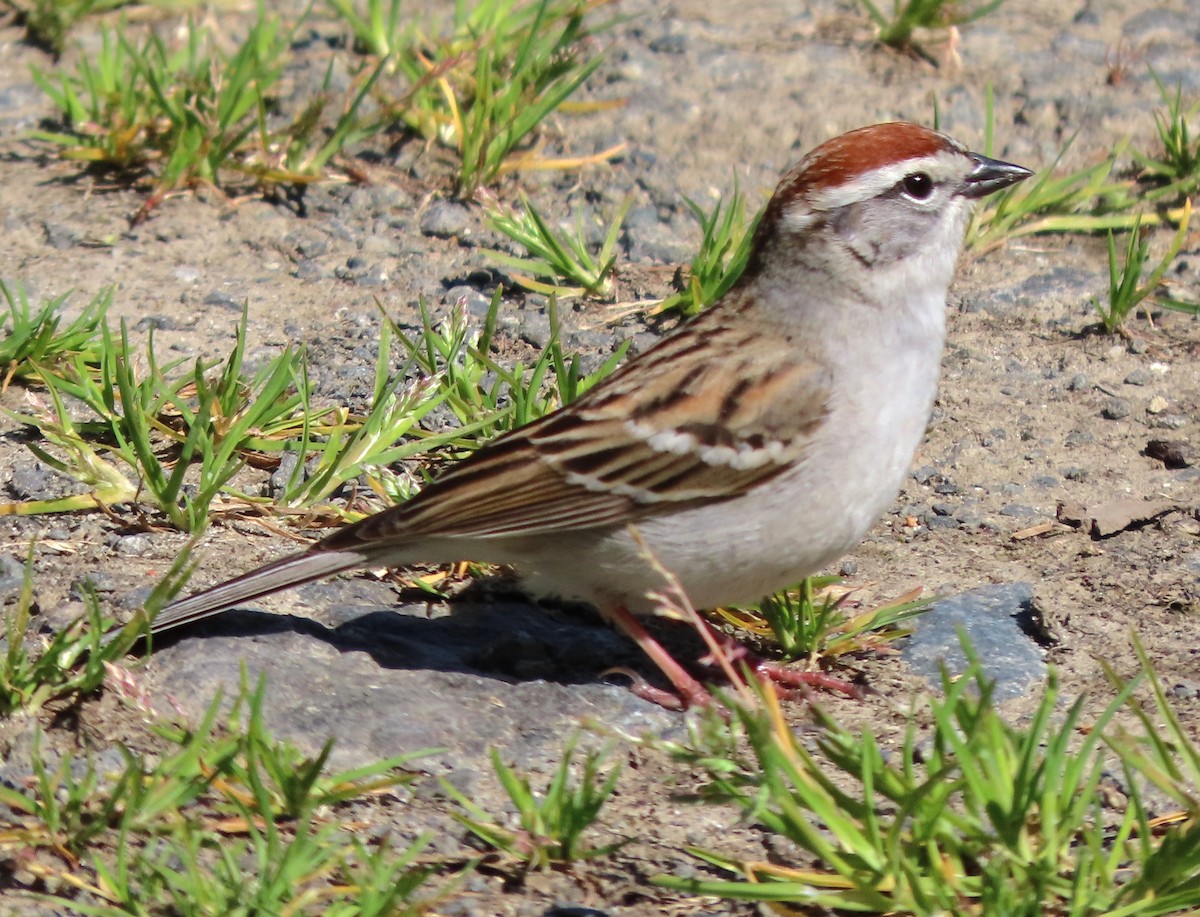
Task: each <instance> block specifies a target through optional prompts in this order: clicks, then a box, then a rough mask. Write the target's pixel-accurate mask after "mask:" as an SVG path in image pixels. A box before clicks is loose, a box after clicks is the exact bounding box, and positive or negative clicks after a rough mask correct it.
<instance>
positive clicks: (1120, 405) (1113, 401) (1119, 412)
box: [1100, 395, 1133, 420]
mask: <svg viewBox="0 0 1200 917" xmlns="http://www.w3.org/2000/svg"><path fill="white" fill-rule="evenodd" d="M1100 413H1101V415H1102V416H1103V417H1105V418H1106V419H1108V420H1121V419H1123V418H1125V417H1128V416H1129V415H1130V414H1131V413H1133V406H1132V405H1131V404H1130V403H1129V400H1128V399H1127V398H1118V397H1116V396H1115V395H1114V396H1112V397H1111V398H1109V399H1108V403H1107V404H1105V405H1104V410H1103V411H1101V412H1100Z"/></svg>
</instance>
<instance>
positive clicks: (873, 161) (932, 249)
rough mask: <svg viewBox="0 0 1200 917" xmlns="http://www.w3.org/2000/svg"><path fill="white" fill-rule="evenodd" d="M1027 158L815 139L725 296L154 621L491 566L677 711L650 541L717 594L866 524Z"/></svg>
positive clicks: (849, 543)
mask: <svg viewBox="0 0 1200 917" xmlns="http://www.w3.org/2000/svg"><path fill="white" fill-rule="evenodd" d="M1031 174H1032V173H1031V172H1030V171H1029V170H1028V169H1025V168H1022V167H1021V166H1017V165H1013V164H1011V163H1007V162H1001V161H999V160H995V159H991V158H988V157H986V156H982V155H980V154H978V153H972V152H969V151H968V150H967V149H966V148H965V147H964V146H963V145H962V144H960V143H959V142H957V141H956V140H954V139H952V138H950V137H948V136H947V135H945V134H943V133H940V132H938V131H935V130H931V129H929V128H926V127H923V126H920V125H917V124H912V123H908V122H890V123H884V124H876V125H872V126H869V127H863V128H860V129H858V130H853V131H850V132H849V133H846V134H843V135H841V136H839V137H835V138H833V139H832V140H829V141H827V142H825V143H823V144H821V145H820V146H818V147H816V148H815V149H814V150H813V151H812V152H810V153H809V154H808V155H807V156H805V157H804V158H803V159H802V160H801V161H800V162H799V163H798V164H797V165H796V166H795V167H794V168H792V169H791V170H790V171H789V172H788V173H787V174H786V175H785V176H784V177H783V179H782V180H781V181H780V183H779V185H778V187H777V188H776V190H775V193H774V194H773V195H772V197H771V199H770V201H769V202H768V204H767V206H766V209H765V210H764V212H763V215H762V218H761V220H760V221H759V224H758V226H757V228H756V230H755V234H754V237H753V244H752V253H751V256H750V258H749V261H748V263H747V266H746V268H745V271H744V273H743V274H742V275H741V277H740V279H739V280H738V282H737V284H736V285H735V286H734V287H733V288H732V289H731V290H730V291H729V292H728V293H727V294H726V295H725V296H724V297H723V298H722V299H721V300H720V301H719V302H717V303H716V304H714V305H713V306H711V307H710V308H709V309H707V310H706V311H704V312H702V313H700V314H699V315H698V316H696V317H695V318H694V319H692V320H691V321H689V322H688V323H686V324H685V325H683V326H681V327H680V328H679V329H677V330H676V331H675V332H673V333H672V334H670V335H669V336H667V337H664V338H663V339H662V340H661V341H659V342H658V343H656V344H655V345H654V346H652V347H651V348H649V349H648V350H646V351H644V352H643V353H641V354H640V355H638V356H636V357H635V358H633V359H631V360H629V361H628V362H626V363H625V364H623V365H622V366H621V367H620V368H619V369H618V370H617V371H616V372H614V373H613V374H612V375H611V376H609V377H608V378H607V379H605V380H604V381H602V382H601V383H600V384H598V385H596V386H595V387H594V388H592V389H591V390H589V391H588V392H587V393H586V394H584V395H583V396H582V397H580V398H579V399H577V400H576V401H574V402H572V403H571V404H568V405H566V406H564V407H562V408H560V409H558V410H556V411H554V412H552V413H550V414H547V415H545V416H544V417H542V418H540V419H538V420H535V421H533V422H532V423H530V424H527V425H526V426H524V427H521V428H519V429H516V430H513V431H511V432H509V433H507V434H505V435H503V436H500V437H498V438H497V439H495V440H494V441H492V442H491V443H489V444H487V445H485V446H484V447H483V448H481V449H479V450H478V451H477V452H475V453H474V454H472V455H471V456H469V457H468V458H466V459H464V460H462V461H461V462H459V463H458V464H456V465H454V466H452V467H451V468H450V469H449V470H447V471H446V472H445V473H443V474H442V475H441V476H439V477H438V478H436V479H435V480H434V481H433V482H432V483H431V484H430V485H429V486H427V487H426V488H425V489H424V490H422V491H421V492H420V493H418V494H417V495H416V496H414V497H413V498H412V499H410V500H408V501H407V502H405V503H402V504H400V505H397V506H394V507H391V508H389V509H386V510H384V511H382V512H379V513H377V514H375V515H373V516H370V517H368V518H366V519H363V520H361V521H359V522H357V523H354V524H352V525H349V526H347V527H345V528H342V529H340V530H338V531H336V532H334V533H333V534H331V535H329V536H328V537H326V538H324V539H322V540H321V541H318V542H316V543H315V544H313V545H312V546H311V547H309V548H308V549H307V550H305V551H303V552H301V553H298V554H295V555H293V556H290V557H285V558H284V559H282V560H278V561H276V562H274V563H270V564H267V565H265V566H263V567H260V568H258V569H256V570H252V571H250V572H249V573H245V574H243V575H241V576H238V577H236V578H234V579H231V580H228V581H227V582H223V583H221V584H219V585H217V586H214V587H212V588H210V589H206V590H204V591H203V592H199V593H197V594H195V595H192V596H190V597H188V598H185V599H182V600H180V601H176V602H174V603H172V604H169V605H167V606H166V607H165V608H163V609H162V610H161V612H160V613H159V614H158V615H157V616H156V617H155V619H154V620H153V622H152V623H151V625H150V632H151V633H153V634H161V633H163V632H164V631H167V630H170V629H172V628H177V627H180V626H182V625H185V624H190V623H192V622H194V621H198V620H200V619H202V618H207V617H209V616H211V615H215V614H218V613H220V612H222V611H225V610H226V609H229V608H232V607H234V606H236V605H240V604H242V603H245V602H249V601H252V600H254V599H257V598H261V597H262V596H265V595H267V594H269V593H273V592H277V591H279V590H281V589H286V588H289V587H291V586H295V585H298V584H300V583H305V582H309V581H311V580H316V579H320V578H322V577H327V576H330V575H332V574H335V573H339V572H342V571H345V570H349V569H351V568H354V567H361V566H404V565H407V564H412V563H417V562H424V563H448V562H455V561H460V560H473V561H482V562H489V563H493V564H503V565H511V566H513V567H515V568H516V570H517V571H518V572H519V573H520V574H521V575H522V579H523V588H524V589H526V590H527V591H528V592H529V593H530V594H531V595H533V596H538V597H556V598H561V599H566V600H578V601H583V602H588V603H591V604H592V605H594V606H595V607H596V608H598V609H599V610H600V612H601V613H602V614H603V615H604V616H605V617H606V618H607V619H609V620H610V621H611V622H612V623H614V624H615V625H616V626H618V627H619V628H620V629H622V630H623V631H625V632H626V633H627V634H628V635H629V636H630V637H632V638H633V639H634V640H635V641H636V642H637V643H638V645H639V646H641V647H642V649H643V650H644V651H645V652H646V653H647V654H648V655H649V656H650V657H651V658H652V659H653V660H654V661H655V662H656V663H657V664H658V665H659V667H660V668H661V669H662V670H663V672H664V674H665V675H666V676H667V678H669V679H670V681H671V683H672V684H673V686H674V688H675V689H676V690H677V691H678V692H679V695H680V697H681V699H682V705H689V704H693V703H698V702H702V701H703V700H704V699H705V698H706V697H707V692H706V691H705V690H704V688H703V687H702V686H701V685H700V684H699V682H697V681H696V679H694V678H693V677H692V676H691V675H690V674H689V673H688V672H687V671H686V670H685V669H684V668H683V667H682V666H681V665H680V664H679V663H678V662H676V661H675V660H674V659H672V658H671V656H670V655H669V654H668V653H667V652H666V650H665V649H663V647H662V646H661V645H660V644H659V643H658V642H657V641H655V640H654V638H653V637H651V636H650V634H649V633H647V631H646V630H645V628H644V627H643V626H642V624H641V622H640V621H639V620H638V616H639V615H646V614H652V613H653V612H654V611H655V600H654V599H653V598H651V597H650V596H651V595H652V594H653V593H655V592H657V591H659V590H661V589H662V588H663V585H664V583H663V580H662V575H661V572H660V571H656V568H655V565H654V563H652V562H651V557H652V558H653V559H654V560H656V561H657V562H658V564H661V566H662V567H665V568H666V569H667V570H669V571H670V572H671V573H672V574H673V575H674V576H675V577H676V578H677V580H678V582H679V584H680V585H681V586H682V588H683V590H684V591H685V593H686V594H687V596H688V597H689V599H690V601H691V603H692V604H693V605H694V606H695V607H697V608H714V607H718V606H722V605H727V604H735V603H746V602H752V601H755V600H758V599H760V598H761V597H762V596H764V595H766V594H768V593H771V592H773V591H775V590H777V589H780V588H783V587H786V586H789V585H792V584H794V583H796V582H798V581H800V580H802V579H803V578H804V577H806V576H808V575H810V574H812V573H814V572H815V571H817V570H820V569H821V568H822V567H824V566H825V565H827V564H829V563H830V562H831V561H833V560H835V559H836V558H838V557H839V556H840V555H842V554H843V553H845V552H846V551H848V550H849V549H851V548H852V547H854V546H855V545H856V544H857V543H858V542H859V541H860V540H861V539H862V537H863V536H864V534H865V533H866V532H867V530H868V529H869V528H870V527H871V525H872V524H873V523H874V522H875V521H876V520H877V519H878V518H879V517H880V516H881V515H882V514H883V512H884V511H885V510H886V509H887V507H888V505H889V504H890V503H891V501H892V500H894V499H895V497H896V494H897V493H898V491H899V488H900V485H901V482H902V480H903V478H904V475H905V474H906V473H907V471H908V469H909V467H910V463H911V461H912V457H913V454H914V452H915V450H916V448H917V446H918V444H919V443H920V441H921V438H922V436H923V434H924V431H925V427H926V423H927V421H928V418H929V413H930V410H931V408H932V405H933V399H934V396H935V394H936V389H937V382H938V373H939V369H940V365H941V355H942V346H943V340H944V337H945V304H946V295H947V291H948V289H949V286H950V282H951V279H952V277H953V274H954V269H955V264H956V262H957V260H958V257H959V254H960V251H961V249H962V242H963V235H964V232H965V228H966V224H967V221H968V219H969V217H970V214H971V211H972V208H973V205H974V204H975V203H976V202H977V201H978V200H979V199H980V198H982V197H984V196H985V195H988V194H990V193H992V192H994V191H997V190H1000V189H1002V188H1006V187H1008V186H1010V185H1013V184H1014V183H1016V182H1019V181H1021V180H1023V179H1025V178H1027V177H1028V176H1030V175H1031ZM648 554H649V555H650V556H649V557H648Z"/></svg>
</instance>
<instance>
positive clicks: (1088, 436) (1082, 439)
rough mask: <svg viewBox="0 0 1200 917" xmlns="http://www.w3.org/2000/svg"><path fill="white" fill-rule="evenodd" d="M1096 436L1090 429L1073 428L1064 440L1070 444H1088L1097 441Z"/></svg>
mask: <svg viewBox="0 0 1200 917" xmlns="http://www.w3.org/2000/svg"><path fill="white" fill-rule="evenodd" d="M1095 440H1096V436H1095V434H1093V433H1091V432H1090V431H1088V430H1072V431H1071V432H1070V433H1068V434H1067V438H1066V439H1065V440H1063V442H1065V443H1066V444H1067V445H1068V446H1086V445H1087V444H1088V443H1092V442H1095Z"/></svg>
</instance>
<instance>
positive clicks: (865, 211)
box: [832, 199, 938, 264]
mask: <svg viewBox="0 0 1200 917" xmlns="http://www.w3.org/2000/svg"><path fill="white" fill-rule="evenodd" d="M881 203H882V201H880V200H879V199H876V200H874V201H865V202H863V203H861V204H851V205H850V206H848V207H845V208H843V209H842V210H841V212H840V213H838V215H837V217H836V218H835V219H834V220H833V221H832V225H833V229H834V231H835V232H836V233H837V234H838V235H839V236H840V237H841V238H842V240H843V241H844V242H845V243H846V246H847V247H848V248H849V249H850V251H851V252H853V253H854V255H855V257H856V258H857V259H858V260H860V261H862V262H864V263H866V264H876V263H879V262H889V261H903V260H905V259H907V258H911V257H914V256H917V255H920V254H921V253H922V251H923V250H924V247H925V246H926V245H928V244H929V243H930V238H931V234H932V233H933V230H934V228H935V226H936V224H937V221H938V216H937V214H936V213H933V212H927V211H920V210H913V209H911V208H909V207H906V206H903V204H902V202H900V201H895V202H889V203H893V204H894V205H895V206H888V207H881V206H880V204H881ZM867 204H872V205H873V206H866V205H867Z"/></svg>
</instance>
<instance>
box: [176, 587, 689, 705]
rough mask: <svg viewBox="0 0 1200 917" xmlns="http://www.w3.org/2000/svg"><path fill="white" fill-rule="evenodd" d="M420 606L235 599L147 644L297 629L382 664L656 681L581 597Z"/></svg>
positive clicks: (672, 635)
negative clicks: (282, 606) (281, 605)
mask: <svg viewBox="0 0 1200 917" xmlns="http://www.w3.org/2000/svg"><path fill="white" fill-rule="evenodd" d="M429 607H430V606H429V605H428V604H426V602H418V603H413V602H411V601H407V602H405V601H401V602H400V603H397V604H394V605H388V606H384V605H383V604H382V603H380V602H378V601H368V602H363V601H361V600H360V601H353V602H336V601H335V602H334V603H333V604H329V605H324V603H323V607H322V609H321V611H320V617H322V618H323V619H324V621H319V620H314V619H313V618H310V617H307V616H304V615H301V614H288V613H284V614H277V613H271V612H265V611H257V610H254V609H250V608H238V609H232V610H230V611H227V612H225V613H223V614H222V615H220V616H219V617H216V618H212V619H209V620H206V621H202V622H198V623H196V624H193V625H190V626H188V627H186V628H180V629H179V630H178V631H170V632H168V633H167V634H164V635H161V636H159V637H156V638H155V641H154V648H155V650H156V651H157V650H159V649H163V648H167V647H170V646H172V645H175V644H178V643H180V642H182V641H184V640H188V639H191V638H195V637H201V636H203V637H209V638H211V637H223V638H235V639H254V640H260V641H261V640H272V639H275V638H277V637H279V636H282V635H284V634H299V635H302V636H304V637H306V638H310V639H313V640H317V641H321V642H323V643H325V644H327V645H329V646H330V647H332V648H333V649H335V650H337V651H338V652H339V653H365V654H367V655H369V656H370V657H371V659H372V660H373V661H374V662H375V664H376V665H378V666H379V667H380V668H382V669H391V670H431V671H440V672H457V673H462V674H470V675H481V676H486V677H489V678H497V679H500V680H503V681H507V682H510V683H518V682H526V681H535V680H542V681H549V682H555V683H559V684H563V685H572V684H590V683H595V682H596V681H597V680H598V679H600V678H601V677H605V676H606V673H608V672H609V671H610V670H613V669H629V670H632V671H634V672H636V673H637V674H638V675H640V676H641V677H643V678H645V679H646V680H648V681H650V682H652V683H654V684H656V685H663V686H665V684H664V682H663V680H662V679H661V677H660V675H659V673H658V671H657V670H656V669H655V668H654V666H653V664H652V663H650V662H649V660H648V659H646V657H645V656H644V655H643V654H642V652H641V651H640V650H639V649H638V648H637V646H636V644H634V643H633V642H632V641H631V640H629V639H628V638H627V637H626V636H624V635H623V634H621V633H619V632H617V631H615V630H613V629H612V628H611V627H608V626H607V625H606V624H604V622H603V621H602V620H601V619H600V616H599V614H598V613H597V612H596V611H595V610H594V609H591V608H589V607H588V606H580V605H577V604H561V605H560V604H558V603H545V604H541V603H535V602H532V601H530V600H528V599H524V598H521V597H519V596H517V595H513V594H504V595H496V594H495V593H494V591H492V590H490V589H488V588H487V587H486V585H482V586H472V587H469V588H468V589H467V590H464V592H463V593H461V594H460V595H459V596H457V597H455V598H454V599H452V600H450V601H449V602H447V603H446V605H445V608H446V609H447V610H448V613H447V614H441V615H438V616H437V617H429V616H428V615H429ZM325 622H329V623H325ZM647 626H648V627H649V628H650V629H651V630H653V631H655V632H656V636H658V637H659V639H660V640H662V641H663V642H664V644H666V645H667V646H668V647H669V648H670V649H671V651H672V652H673V653H677V654H678V658H680V659H685V660H686V659H696V658H699V656H700V655H701V654H702V653H703V651H704V650H703V644H702V642H701V641H700V640H699V638H698V637H697V636H696V635H695V634H694V633H693V632H692V631H691V629H690V628H688V627H687V626H686V625H683V624H681V623H679V622H675V621H666V620H654V621H649V622H647ZM225 651H227V649H226V650H225Z"/></svg>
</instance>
